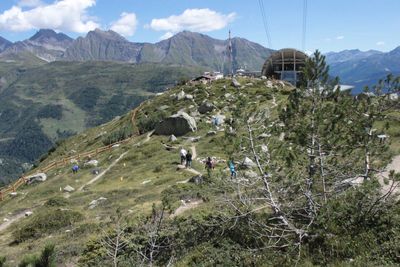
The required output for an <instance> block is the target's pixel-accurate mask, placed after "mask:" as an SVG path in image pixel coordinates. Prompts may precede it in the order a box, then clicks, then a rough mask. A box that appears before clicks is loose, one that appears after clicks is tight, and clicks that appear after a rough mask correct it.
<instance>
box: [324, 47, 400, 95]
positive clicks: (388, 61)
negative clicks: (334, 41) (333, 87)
mask: <svg viewBox="0 0 400 267" xmlns="http://www.w3.org/2000/svg"><path fill="white" fill-rule="evenodd" d="M326 58H327V63H328V64H329V65H330V73H331V75H333V76H339V77H340V79H341V82H342V83H346V84H351V85H354V86H355V87H356V91H355V92H359V91H360V90H361V89H362V88H363V87H364V86H366V85H369V86H371V85H374V84H376V83H377V82H378V81H379V80H380V79H382V78H385V76H387V75H388V74H389V73H392V74H393V75H400V46H399V47H397V48H395V49H393V50H392V51H389V52H387V53H384V52H379V51H374V50H370V51H366V52H362V51H360V50H345V51H342V52H338V53H328V54H327V55H326Z"/></svg>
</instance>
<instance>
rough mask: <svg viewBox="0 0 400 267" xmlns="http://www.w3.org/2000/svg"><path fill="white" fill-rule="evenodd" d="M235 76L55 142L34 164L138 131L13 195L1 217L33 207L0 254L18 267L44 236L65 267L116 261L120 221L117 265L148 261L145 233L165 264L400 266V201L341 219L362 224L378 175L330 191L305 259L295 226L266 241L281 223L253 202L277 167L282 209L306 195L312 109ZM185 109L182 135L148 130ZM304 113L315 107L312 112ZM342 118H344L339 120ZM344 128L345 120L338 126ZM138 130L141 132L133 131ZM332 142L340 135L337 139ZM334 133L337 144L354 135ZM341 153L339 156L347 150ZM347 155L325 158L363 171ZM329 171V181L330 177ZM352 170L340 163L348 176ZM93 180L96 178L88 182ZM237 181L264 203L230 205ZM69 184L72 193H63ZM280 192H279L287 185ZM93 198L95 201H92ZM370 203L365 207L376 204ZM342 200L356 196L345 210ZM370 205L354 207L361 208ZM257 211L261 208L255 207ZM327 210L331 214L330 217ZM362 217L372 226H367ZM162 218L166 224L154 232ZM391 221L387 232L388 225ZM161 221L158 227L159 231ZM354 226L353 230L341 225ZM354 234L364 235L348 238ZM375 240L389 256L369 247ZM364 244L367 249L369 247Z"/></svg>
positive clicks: (395, 127)
mask: <svg viewBox="0 0 400 267" xmlns="http://www.w3.org/2000/svg"><path fill="white" fill-rule="evenodd" d="M58 64H62V63H58ZM238 81H239V82H240V83H241V86H240V88H235V87H234V86H232V84H231V80H229V79H222V80H219V81H215V82H213V83H211V84H207V85H204V84H193V85H189V84H188V85H180V86H176V87H174V88H172V89H170V90H168V91H166V92H165V93H163V94H162V95H160V96H157V97H154V98H151V99H149V100H147V101H145V102H144V104H143V105H141V107H140V111H139V112H138V114H137V116H136V118H135V120H134V121H133V123H132V112H131V113H128V114H126V115H124V116H122V117H120V118H116V119H114V120H112V121H110V122H108V123H105V124H102V125H100V126H98V127H95V128H91V129H89V130H86V131H84V132H83V133H81V134H79V135H76V136H73V137H70V138H68V139H66V140H65V141H63V142H61V143H59V144H58V146H57V147H56V148H55V150H52V151H51V152H49V153H48V155H47V157H44V158H42V160H41V162H40V164H39V166H38V167H37V168H36V170H37V171H39V170H40V169H41V168H43V167H45V166H47V165H48V164H50V163H51V162H54V161H57V160H60V159H62V158H64V157H67V156H71V155H78V154H79V153H84V152H86V151H90V150H92V149H96V148H99V147H103V146H104V145H108V144H110V143H113V142H116V141H119V140H122V139H125V138H127V137H129V136H131V135H133V137H132V138H131V139H129V141H127V142H126V143H123V144H121V145H118V146H115V147H114V148H112V150H110V151H107V152H103V153H101V154H99V155H97V156H93V157H92V158H91V159H95V160H97V161H98V162H99V165H98V166H97V167H92V166H85V165H84V163H85V162H87V161H89V159H88V158H80V159H78V158H76V160H77V162H78V163H79V165H80V166H81V170H80V171H79V172H78V173H77V174H73V173H72V171H71V166H72V163H71V164H67V165H66V166H64V167H59V168H56V169H53V170H51V171H49V172H48V173H46V174H47V177H48V179H47V181H45V182H43V183H38V184H34V185H25V186H23V187H22V188H21V189H19V190H18V194H17V195H16V196H14V197H12V198H7V199H6V200H4V201H2V202H0V219H1V220H3V219H4V218H9V219H10V218H11V219H12V218H17V217H18V214H23V213H24V212H25V211H27V210H30V211H32V212H33V215H31V216H29V217H26V218H22V219H21V218H19V219H15V222H14V223H13V224H12V225H11V226H9V227H7V228H5V229H3V231H0V256H1V255H4V256H7V262H8V263H9V264H10V265H12V266H14V265H15V264H16V263H18V262H20V261H21V259H22V258H23V257H24V256H27V255H29V254H38V253H39V252H40V251H41V250H42V249H43V248H44V246H45V245H46V244H48V243H51V244H55V245H56V251H57V255H56V260H57V263H58V265H60V266H70V265H71V264H73V265H74V264H79V265H81V266H108V265H112V259H111V258H110V257H109V256H107V245H105V242H107V241H106V240H110V239H107V237H108V238H111V239H113V238H115V236H116V233H117V231H116V229H119V228H118V227H122V226H123V231H122V233H123V234H122V235H123V238H122V239H121V240H122V241H121V244H123V248H122V246H121V249H120V251H119V253H118V255H119V256H118V262H119V266H135V265H137V264H138V262H140V260H143V259H144V258H143V257H142V256H141V255H142V254H141V253H144V254H145V255H150V254H148V253H149V251H150V249H149V247H148V244H150V243H149V242H148V241H149V240H153V241H154V240H156V241H155V242H156V243H157V242H159V243H157V244H159V245H160V246H161V247H160V248H157V249H155V252H154V259H152V260H154V262H153V264H155V265H157V266H166V265H167V264H168V262H169V261H170V262H173V263H174V264H175V266H235V265H238V266H262V265H263V266H271V265H275V266H277V265H280V266H283V265H286V266H290V265H293V264H295V263H296V262H298V263H300V264H301V265H304V266H312V265H330V264H332V265H342V266H348V265H349V266H350V265H351V264H352V262H353V263H354V264H355V265H356V266H358V265H357V264H362V263H363V262H366V261H367V262H368V261H370V262H372V265H374V263H375V264H378V265H380V264H382V263H384V262H387V263H388V264H396V262H397V263H398V258H396V256H395V255H398V254H396V253H398V251H399V250H398V249H399V248H400V244H399V243H398V238H399V235H398V234H399V223H400V220H399V213H398V211H399V207H398V205H397V204H395V205H394V206H390V207H388V208H387V212H397V213H396V215H395V216H394V217H392V218H390V219H388V218H389V215H388V214H387V213H385V212H384V211H381V210H380V211H379V212H377V213H376V214H380V219H381V221H377V220H372V219H369V217H365V218H364V219H365V220H364V221H362V222H359V225H358V228H357V227H356V226H354V225H352V227H354V228H351V229H350V228H349V226H346V225H343V224H342V223H341V222H344V220H350V221H351V220H354V221H357V219H358V217H357V218H356V217H349V216H352V214H353V215H354V214H355V212H354V207H356V204H354V203H356V202H357V197H354V196H355V195H356V196H358V195H357V194H360V195H361V196H362V194H363V192H364V195H365V194H371V196H375V195H376V194H378V193H377V192H378V191H379V189H377V188H378V187H377V183H376V182H375V183H373V182H370V183H367V184H366V185H363V186H361V187H355V188H354V189H351V188H350V189H347V190H346V191H344V192H342V193H338V195H337V196H335V197H332V198H330V199H329V201H328V202H327V203H325V205H323V208H321V209H320V212H319V215H318V216H320V217H317V218H318V219H316V222H315V223H313V224H312V227H311V228H307V231H309V232H310V236H309V237H307V240H306V241H304V244H303V248H302V250H300V252H299V253H300V254H299V255H301V257H300V258H299V257H298V256H297V253H298V251H297V248H298V246H297V245H296V244H297V242H296V240H295V239H293V237H290V236H289V235H290V231H289V232H288V236H286V234H285V235H284V236H285V237H282V239H281V240H279V241H277V243H275V245H276V246H274V245H272V244H269V242H270V241H267V240H273V237H269V238H270V239H268V236H265V235H263V232H262V231H261V230H260V229H264V230H265V229H266V228H265V227H267V226H266V225H265V227H264V226H263V225H262V224H264V223H266V224H267V222H269V221H273V220H275V219H274V218H273V217H269V216H273V214H274V213H273V209H272V208H271V207H270V206H268V207H264V204H262V202H257V201H262V199H263V198H266V197H265V196H264V195H263V193H260V194H259V193H258V192H261V191H260V190H261V189H260V186H261V188H262V182H261V181H262V179H261V177H263V175H264V174H265V173H267V172H268V173H269V174H272V175H275V176H274V177H276V178H272V180H271V186H272V188H273V190H275V189H276V191H275V192H274V194H276V195H278V197H277V199H278V200H277V201H280V202H281V203H284V204H282V206H281V207H282V208H284V207H285V208H286V201H289V199H290V198H294V196H295V195H296V194H299V195H300V197H301V196H302V195H303V194H301V193H299V190H302V188H303V183H302V182H300V181H299V180H296V179H299V178H298V177H303V176H307V173H308V171H307V164H308V157H307V156H306V155H307V149H304V147H305V146H303V144H302V143H301V141H299V138H297V137H298V136H300V134H303V136H305V137H304V138H307V137H306V136H307V135H306V134H305V133H304V132H306V131H307V129H300V128H301V127H300V126H299V125H297V123H301V120H302V119H307V115H305V117H303V118H301V117H299V118H297V119H294V117H290V116H291V113H290V108H291V106H290V105H291V103H293V102H292V100H293V97H294V95H295V94H296V93H297V90H296V89H295V88H293V87H292V86H290V85H288V84H286V83H283V82H280V81H274V82H272V81H267V80H261V79H254V78H238ZM181 91H184V93H185V94H186V95H188V94H189V95H192V96H193V99H191V97H187V98H183V99H180V100H178V99H177V97H176V96H177V95H178V94H179V93H181ZM339 98H341V99H347V98H349V99H350V98H351V99H352V97H351V96H346V95H343V96H342V97H339ZM204 101H207V102H209V103H212V104H213V105H214V107H215V109H214V110H213V111H211V112H210V113H207V114H200V113H198V112H197V109H198V107H199V106H200V105H201V104H202V103H203V102H204ZM339 101H341V100H339ZM328 102H329V101H328ZM329 103H330V102H329ZM300 106H301V104H299V107H300ZM325 107H330V105H326V106H324V108H325ZM292 108H293V107H292ZM180 110H184V111H185V112H187V113H188V114H189V115H193V116H194V117H196V123H197V131H196V132H192V133H189V134H186V135H184V136H182V137H178V138H177V140H176V141H170V137H169V136H159V135H154V134H151V133H152V130H153V129H154V126H155V125H156V124H157V123H158V122H159V121H160V120H162V119H164V118H166V117H168V116H170V115H173V114H175V113H177V112H178V111H180ZM299 112H300V111H299ZM301 112H304V114H308V113H307V112H308V111H307V110H302V111H301ZM344 112H345V111H343V114H344ZM385 112H386V113H385V114H386V115H385V116H384V119H383V120H380V121H377V122H376V123H375V125H374V126H375V127H376V128H377V132H379V133H382V132H383V131H384V133H385V134H387V135H388V136H389V141H386V143H385V145H384V146H385V148H382V149H381V148H379V149H381V150H379V151H380V152H379V153H381V154H380V156H379V157H375V156H376V155H375V154H373V153H371V157H372V156H373V159H372V162H373V164H374V167H376V168H383V167H385V166H386V165H387V164H388V163H389V162H390V161H391V158H392V157H393V156H394V155H398V154H399V152H400V145H399V144H400V136H399V134H398V133H399V129H400V113H399V112H398V106H397V107H395V108H391V109H390V110H388V111H385ZM339 113H340V112H339V111H338V116H339V115H340V114H339ZM343 114H342V115H343ZM215 115H224V116H225V117H226V118H225V123H224V124H223V125H222V126H220V127H219V128H216V127H215V126H213V125H212V123H211V117H212V116H215ZM296 120H297V121H296ZM343 120H344V119H343ZM353 122H354V121H353ZM306 123H308V121H306V120H305V121H304V122H303V125H306ZM336 123H337V124H340V125H341V122H336ZM250 124H251V125H252V127H253V130H254V142H255V143H256V146H255V148H256V149H257V150H260V149H261V150H262V151H264V152H265V153H266V154H268V153H271V154H273V155H274V158H273V159H271V161H272V162H271V163H270V165H269V167H268V168H265V170H264V171H265V173H264V174H262V173H261V174H260V173H259V171H258V169H257V167H249V168H245V167H244V166H240V165H241V163H242V162H243V160H244V158H245V157H249V158H250V159H252V160H253V161H254V157H252V154H251V153H250V152H249V148H250V147H251V146H250V144H249V143H248V142H249V139H248V138H249V135H248V128H247V126H248V125H250ZM387 125H389V127H386V126H387ZM340 127H341V126H340ZM338 129H339V126H338ZM343 129H344V128H340V131H344V130H343ZM321 131H322V129H321ZM334 131H335V130H331V132H332V134H335V133H336V132H334ZM338 131H339V130H338ZM136 132H140V135H137V136H135V135H134V134H135V133H136ZM349 135H350V133H349ZM329 138H332V139H331V140H334V138H335V137H334V136H330V137H329ZM349 139H351V137H349ZM335 140H336V141H337V142H338V144H339V143H340V144H342V143H343V144H344V143H345V142H346V141H345V140H337V139H335ZM328 141H329V140H328ZM329 142H330V141H329ZM181 146H183V147H185V148H186V149H188V150H192V151H193V152H194V154H195V156H196V158H195V159H194V160H193V169H191V170H188V169H184V168H182V167H180V166H179V147H181ZM343 147H344V146H343ZM332 149H333V148H332ZM337 149H338V150H340V152H343V151H345V149H348V147H347V148H342V147H340V148H337ZM342 149H343V150H342ZM261 150H260V151H261ZM347 153H349V154H348V155H347V154H345V153H344V154H342V156H341V157H340V159H338V158H336V159H335V160H336V161H335V162H334V161H333V160H332V161H330V159H329V158H327V159H326V164H329V167H330V168H333V167H334V166H344V165H343V164H344V162H346V161H347V162H349V163H350V164H351V168H352V170H351V172H353V171H354V172H356V173H358V172H359V171H360V172H362V170H363V166H364V161H363V158H362V155H363V151H361V149H358V148H357V149H354V150H351V151H350V152H347ZM208 156H211V157H214V158H215V161H216V162H217V164H216V167H215V169H214V170H213V171H212V174H211V177H207V175H206V170H205V169H204V159H205V158H206V157H208ZM230 157H233V158H234V160H235V162H236V163H237V167H238V178H237V181H239V182H237V181H231V180H230V178H229V176H230V174H229V169H228V168H227V164H226V161H227V160H228V159H229V158H230ZM350 157H351V159H350ZM335 164H336V165H335ZM36 170H35V171H36ZM94 171H97V172H96V173H95V172H94ZM330 171H331V170H329V171H328V174H327V177H328V176H329V175H331V174H330ZM346 171H347V170H344V169H343V175H344V173H345V172H346ZM103 172H104V174H103V175H102V176H101V177H98V174H101V173H103ZM349 172H350V170H349ZM197 173H201V174H203V178H202V179H201V182H200V183H193V181H190V178H192V177H193V176H196V174H197ZM332 176H333V175H332ZM278 177H279V178H278ZM295 177H296V178H295ZM329 177H330V176H329ZM335 177H337V175H336V176H335ZM372 177H374V175H372ZM94 178H98V179H96V181H94V182H92V183H91V182H90V181H91V180H92V179H94ZM327 179H328V178H327ZM332 179H333V178H332ZM252 181H253V182H252ZM241 183H243V184H245V185H246V186H248V187H246V188H247V189H246V188H243V192H242V194H243V196H245V195H246V194H253V193H254V194H255V195H257V198H256V199H258V200H256V202H254V203H253V202H247V203H248V206H247V207H246V208H245V210H246V209H248V210H247V212H243V209H244V207H243V206H240V205H242V204H243V203H242V202H240V203H242V204H240V205H237V206H235V205H234V204H235V203H236V202H235V201H237V200H238V199H237V198H236V196H237V191H236V190H237V188H239V187H240V186H242V185H241ZM335 183H336V180H335V181H333V180H329V186H331V187H332V188H334V186H335ZM67 185H70V186H72V187H73V188H74V189H75V190H74V191H73V192H70V193H66V192H63V189H64V188H65V187H66V186H67ZM278 188H283V191H282V190H278ZM287 188H289V189H288V191H287V192H286V191H285V189H287ZM315 190H319V191H320V190H321V188H320V186H319V185H317V186H316V189H315ZM368 190H369V191H368ZM371 192H373V193H371ZM280 193H282V195H281V196H279V194H280ZM319 197H321V196H320V195H318V196H317V197H316V198H317V199H319ZM360 198H362V197H360ZM371 199H374V198H373V197H372V198H371ZM93 200H98V201H97V203H95V204H93V202H92V201H93ZM249 201H250V200H249ZM293 201H294V200H293ZM305 201H306V200H304V199H302V198H299V200H296V201H294V202H293V203H296V205H300V204H301V203H303V202H305ZM365 201H366V202H365V203H364V204H365V205H366V207H368V204H369V202H368V201H371V200H365ZM90 203H91V205H90ZM238 203H239V202H238ZM393 203H396V202H393ZM345 204H348V206H346V208H345ZM296 205H292V207H293V206H296ZM289 206H290V205H289ZM335 207H343V210H342V212H334V208H335ZM379 207H380V206H379ZM363 208H364V207H356V210H363ZM235 209H236V210H235ZM253 210H256V212H255V213H252V212H251V211H253ZM374 211H375V210H374ZM328 213H329V214H330V216H328V217H326V216H327V215H326V214H328ZM250 214H251V215H250ZM286 214H288V213H287V212H285V216H286ZM288 216H289V217H290V218H291V219H292V218H297V216H298V215H296V214H295V212H293V214H290V215H288ZM354 216H355V215H354ZM366 216H367V215H366ZM293 220H294V221H295V225H296V227H301V225H302V223H303V222H302V221H301V220H300V221H298V220H296V219H293ZM324 220H325V221H324ZM155 222H161V223H160V224H157V223H155ZM328 222H329V223H328ZM364 222H365V223H368V224H369V226H368V227H369V228H368V227H367V226H366V225H364V224H363V223H364ZM324 223H325V224H324ZM321 224H324V226H321ZM157 225H158V226H160V225H161V226H160V227H159V228H157V227H156V226H157ZM385 225H386V226H385ZM389 226H390V227H391V228H390V229H387V228H385V227H389ZM154 227H156V228H157V229H158V230H157V231H156V232H157V234H156V235H154V233H155V231H154V229H155V228H154ZM277 227H278V226H277ZM279 227H280V226H279ZM279 227H278V228H279ZM324 227H325V228H324ZM371 227H372V228H371ZM346 228H347V229H349V232H345V231H344V230H343V229H346ZM0 229H1V226H0ZM324 229H325V230H324ZM371 229H373V230H371ZM375 230H376V231H375ZM385 231H392V235H393V238H394V239H390V238H389V240H387V239H385V237H384V236H382V235H381V234H383V233H386V232H385ZM355 233H356V235H357V237H355V238H354V239H352V236H353V235H354V234H355ZM314 237H315V238H314ZM367 240H369V241H368V242H367ZM373 240H375V241H376V242H377V243H376V242H375V241H374V242H372V241H373ZM396 240H397V241H396ZM286 241H287V242H288V244H290V245H287V244H286V243H285V242H286ZM302 242H303V241H302ZM378 243H379V244H378ZM317 244H318V245H317ZM379 246H381V248H382V251H381V252H376V253H375V252H372V251H371V250H374V249H375V248H377V247H379ZM153 248H154V247H153ZM350 248H351V250H350ZM368 249H369V250H368ZM362 251H364V252H365V253H364V254H362V253H361V252H362ZM396 251H397V252H396ZM139 252H141V253H139ZM149 261H150V259H149V258H148V257H147V258H145V259H144V262H145V263H146V264H147V263H148V262H149Z"/></svg>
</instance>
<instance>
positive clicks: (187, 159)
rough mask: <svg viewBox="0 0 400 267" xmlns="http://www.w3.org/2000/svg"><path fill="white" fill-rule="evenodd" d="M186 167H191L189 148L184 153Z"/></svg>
mask: <svg viewBox="0 0 400 267" xmlns="http://www.w3.org/2000/svg"><path fill="white" fill-rule="evenodd" d="M186 168H192V153H190V150H189V151H188V153H187V154H186Z"/></svg>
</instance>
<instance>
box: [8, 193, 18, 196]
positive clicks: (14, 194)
mask: <svg viewBox="0 0 400 267" xmlns="http://www.w3.org/2000/svg"><path fill="white" fill-rule="evenodd" d="M17 195H18V193H17V192H11V193H10V196H12V197H16V196H17Z"/></svg>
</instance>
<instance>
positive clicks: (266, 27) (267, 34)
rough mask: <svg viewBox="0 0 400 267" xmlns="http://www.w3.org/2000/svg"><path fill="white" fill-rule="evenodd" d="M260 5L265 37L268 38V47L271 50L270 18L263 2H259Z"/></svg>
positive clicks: (260, 0) (259, 0) (261, 0)
mask: <svg viewBox="0 0 400 267" xmlns="http://www.w3.org/2000/svg"><path fill="white" fill-rule="evenodd" d="M258 5H259V6H260V12H261V17H262V20H263V25H264V30H265V35H266V36H267V42H268V47H269V48H271V47H272V41H271V35H270V30H269V24H268V17H267V15H266V12H265V6H264V2H263V0H258Z"/></svg>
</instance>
